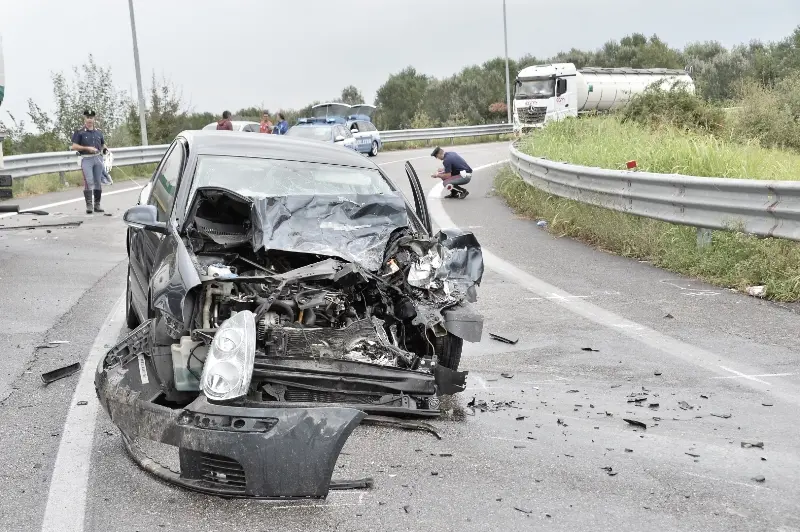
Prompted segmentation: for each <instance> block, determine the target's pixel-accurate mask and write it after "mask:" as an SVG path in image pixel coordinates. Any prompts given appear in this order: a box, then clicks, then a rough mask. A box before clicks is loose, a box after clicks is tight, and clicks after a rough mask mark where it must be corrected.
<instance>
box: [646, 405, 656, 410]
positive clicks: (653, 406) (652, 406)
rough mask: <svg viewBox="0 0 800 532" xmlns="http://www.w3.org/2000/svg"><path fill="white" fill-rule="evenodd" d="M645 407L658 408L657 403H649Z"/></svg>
mask: <svg viewBox="0 0 800 532" xmlns="http://www.w3.org/2000/svg"><path fill="white" fill-rule="evenodd" d="M647 408H652V409H653V410H655V409H656V408H658V403H650V404H648V405H647Z"/></svg>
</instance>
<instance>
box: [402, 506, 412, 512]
mask: <svg viewBox="0 0 800 532" xmlns="http://www.w3.org/2000/svg"><path fill="white" fill-rule="evenodd" d="M403 510H404V511H405V512H406V513H407V514H410V513H411V506H409V505H405V506H403Z"/></svg>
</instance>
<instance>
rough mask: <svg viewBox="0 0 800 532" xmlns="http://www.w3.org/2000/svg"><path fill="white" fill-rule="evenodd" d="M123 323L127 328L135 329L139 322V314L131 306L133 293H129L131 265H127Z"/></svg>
mask: <svg viewBox="0 0 800 532" xmlns="http://www.w3.org/2000/svg"><path fill="white" fill-rule="evenodd" d="M125 324H126V325H127V326H128V329H131V330H133V329H135V328H136V327H138V326H139V325H141V322H140V321H139V316H137V315H136V310H135V309H134V308H133V295H132V294H131V267H130V266H128V284H127V287H126V288H125Z"/></svg>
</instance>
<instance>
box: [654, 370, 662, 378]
mask: <svg viewBox="0 0 800 532" xmlns="http://www.w3.org/2000/svg"><path fill="white" fill-rule="evenodd" d="M653 375H655V376H656V377H660V376H661V372H660V371H654V372H653Z"/></svg>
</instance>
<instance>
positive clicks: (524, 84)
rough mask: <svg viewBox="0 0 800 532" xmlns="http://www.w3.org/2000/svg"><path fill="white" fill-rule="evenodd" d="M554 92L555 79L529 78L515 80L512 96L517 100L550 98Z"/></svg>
mask: <svg viewBox="0 0 800 532" xmlns="http://www.w3.org/2000/svg"><path fill="white" fill-rule="evenodd" d="M555 94H556V80H555V79H529V80H522V81H521V80H517V83H516V93H515V95H514V97H515V98H516V99H517V100H531V99H535V98H550V97H552V96H555Z"/></svg>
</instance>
